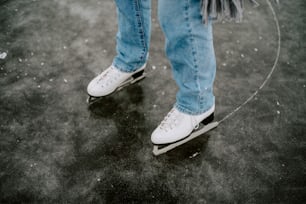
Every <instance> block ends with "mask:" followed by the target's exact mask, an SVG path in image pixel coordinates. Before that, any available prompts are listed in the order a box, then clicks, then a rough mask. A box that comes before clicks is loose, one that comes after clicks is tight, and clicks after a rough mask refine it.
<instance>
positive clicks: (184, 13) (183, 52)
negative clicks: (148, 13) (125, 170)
mask: <svg viewBox="0 0 306 204" xmlns="http://www.w3.org/2000/svg"><path fill="white" fill-rule="evenodd" d="M200 2H201V0H180V1H177V0H159V2H158V3H159V4H158V13H159V20H160V24H161V27H162V30H163V31H164V33H165V36H166V54H167V56H168V58H169V60H170V63H171V66H172V70H173V75H174V79H175V81H176V83H177V85H178V87H179V90H178V93H177V96H176V103H175V106H174V108H173V109H172V110H171V111H170V112H169V113H168V115H167V116H166V117H165V119H164V120H163V121H162V122H161V124H160V125H159V126H158V127H157V128H156V129H155V130H154V131H153V133H152V136H151V140H152V142H153V143H154V144H169V143H173V142H176V141H179V140H181V139H183V138H185V137H187V136H188V135H190V133H191V132H192V131H193V130H194V129H197V128H198V127H199V123H200V122H201V121H202V122H204V123H205V124H208V123H210V122H211V121H212V120H213V113H214V110H215V105H214V104H215V101H214V100H215V99H214V94H213V82H214V78H215V72H216V60H215V54H214V47H213V37H212V25H211V22H208V23H207V24H203V23H202V16H201V3H200Z"/></svg>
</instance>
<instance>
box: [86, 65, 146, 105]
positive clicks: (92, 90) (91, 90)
mask: <svg viewBox="0 0 306 204" xmlns="http://www.w3.org/2000/svg"><path fill="white" fill-rule="evenodd" d="M144 68H145V65H143V66H142V67H141V68H139V69H138V70H136V71H135V72H132V73H127V72H122V71H120V70H118V69H117V68H115V67H114V66H110V67H109V68H107V69H106V70H105V71H103V72H102V73H101V74H99V75H98V76H96V77H95V78H94V79H93V80H92V81H91V82H90V83H89V84H88V86H87V93H88V95H89V98H88V100H87V102H89V103H93V102H95V101H97V100H98V99H100V98H101V97H103V96H107V95H109V94H111V93H113V92H115V91H119V90H121V89H122V88H123V87H125V86H127V85H129V84H133V83H135V82H137V81H139V80H141V79H143V78H144V77H145V73H144Z"/></svg>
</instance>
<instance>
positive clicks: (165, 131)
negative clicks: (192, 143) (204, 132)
mask: <svg viewBox="0 0 306 204" xmlns="http://www.w3.org/2000/svg"><path fill="white" fill-rule="evenodd" d="M214 111H215V106H214V105H213V106H212V107H211V108H210V109H209V110H207V111H206V112H205V113H203V114H201V115H188V114H185V113H182V112H180V111H178V110H177V109H176V108H173V109H172V110H171V111H170V112H169V113H168V115H167V116H166V117H165V118H164V120H163V121H162V122H161V124H160V125H159V126H158V127H157V128H156V129H155V130H154V132H153V133H152V135H151V141H152V143H153V144H155V145H163V144H171V143H174V142H177V141H180V140H182V139H184V138H186V137H188V136H189V135H190V134H191V133H192V131H193V130H195V129H197V128H198V127H199V124H200V123H201V122H203V123H205V125H206V124H207V123H210V122H211V121H212V120H213V113H214Z"/></svg>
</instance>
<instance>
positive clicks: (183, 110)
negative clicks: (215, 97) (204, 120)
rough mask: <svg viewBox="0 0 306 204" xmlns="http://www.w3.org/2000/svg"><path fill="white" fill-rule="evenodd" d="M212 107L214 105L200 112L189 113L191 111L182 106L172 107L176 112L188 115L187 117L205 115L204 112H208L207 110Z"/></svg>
mask: <svg viewBox="0 0 306 204" xmlns="http://www.w3.org/2000/svg"><path fill="white" fill-rule="evenodd" d="M214 105H215V104H212V105H211V106H209V107H208V108H205V109H203V110H200V111H191V110H189V109H187V108H184V107H182V106H181V105H179V104H178V103H176V104H175V105H174V107H175V108H176V109H177V110H178V111H180V112H182V113H185V114H188V115H201V114H203V113H205V112H206V111H208V110H209V109H211V108H212V107H213V106H214Z"/></svg>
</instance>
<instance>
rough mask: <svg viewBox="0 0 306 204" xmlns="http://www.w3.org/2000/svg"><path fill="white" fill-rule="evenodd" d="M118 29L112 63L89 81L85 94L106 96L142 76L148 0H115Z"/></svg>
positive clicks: (147, 36) (147, 35) (147, 40)
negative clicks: (115, 52)
mask: <svg viewBox="0 0 306 204" xmlns="http://www.w3.org/2000/svg"><path fill="white" fill-rule="evenodd" d="M115 2H116V6H117V16H118V32H117V38H116V43H117V46H116V50H117V55H116V57H115V58H114V60H113V63H112V66H110V67H109V68H107V69H106V70H104V71H103V72H102V73H101V74H99V75H98V76H96V77H95V78H94V79H92V80H91V81H90V83H89V84H88V86H87V93H88V95H89V96H90V98H89V101H91V98H93V99H94V100H95V97H101V96H106V95H109V94H111V93H113V92H114V91H115V90H117V89H118V88H120V87H122V86H125V85H127V84H129V83H134V82H136V81H138V80H140V79H142V78H143V77H144V74H143V69H144V68H145V63H146V60H147V56H148V51H149V44H150V29H151V0H116V1H115Z"/></svg>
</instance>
